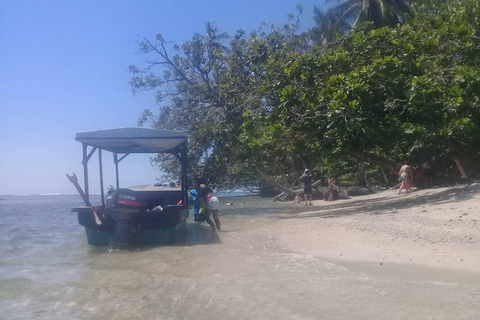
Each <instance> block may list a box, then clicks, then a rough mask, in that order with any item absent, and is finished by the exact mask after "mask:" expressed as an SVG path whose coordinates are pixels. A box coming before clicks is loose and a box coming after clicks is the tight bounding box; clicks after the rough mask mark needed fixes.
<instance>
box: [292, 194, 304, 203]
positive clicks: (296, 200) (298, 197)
mask: <svg viewBox="0 0 480 320" xmlns="http://www.w3.org/2000/svg"><path fill="white" fill-rule="evenodd" d="M302 201H303V198H302V195H301V194H300V193H299V194H297V195H296V196H295V199H293V201H292V203H300V202H302Z"/></svg>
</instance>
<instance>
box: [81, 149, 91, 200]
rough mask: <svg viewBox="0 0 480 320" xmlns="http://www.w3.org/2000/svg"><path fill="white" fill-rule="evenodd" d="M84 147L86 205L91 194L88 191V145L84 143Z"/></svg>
mask: <svg viewBox="0 0 480 320" xmlns="http://www.w3.org/2000/svg"><path fill="white" fill-rule="evenodd" d="M82 147H83V159H82V164H83V182H84V190H85V199H86V201H85V202H86V203H87V202H90V199H89V197H90V193H89V191H88V159H89V156H88V155H87V144H85V143H82Z"/></svg>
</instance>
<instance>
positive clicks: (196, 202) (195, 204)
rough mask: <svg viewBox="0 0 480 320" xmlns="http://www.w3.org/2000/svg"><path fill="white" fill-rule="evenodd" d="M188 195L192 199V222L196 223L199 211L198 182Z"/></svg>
mask: <svg viewBox="0 0 480 320" xmlns="http://www.w3.org/2000/svg"><path fill="white" fill-rule="evenodd" d="M190 194H191V195H192V198H193V220H194V221H195V222H197V221H198V211H199V210H200V185H199V184H198V182H197V183H196V184H195V189H193V190H192V191H191V192H190Z"/></svg>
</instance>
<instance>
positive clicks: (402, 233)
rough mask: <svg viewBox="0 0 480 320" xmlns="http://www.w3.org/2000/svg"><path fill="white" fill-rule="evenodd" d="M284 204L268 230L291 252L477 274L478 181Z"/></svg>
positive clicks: (479, 229) (479, 262) (479, 249)
mask: <svg viewBox="0 0 480 320" xmlns="http://www.w3.org/2000/svg"><path fill="white" fill-rule="evenodd" d="M284 205H285V213H284V214H283V215H282V217H281V218H283V219H281V220H280V221H279V222H278V223H276V224H275V225H274V226H270V227H269V230H268V232H269V233H270V234H272V236H274V237H275V238H276V239H277V240H278V241H279V243H280V244H281V245H282V246H284V247H286V248H288V249H289V250H292V251H294V252H299V253H302V254H311V255H314V256H317V257H322V258H325V259H329V260H335V261H340V262H341V261H344V262H353V261H364V262H368V263H373V264H376V265H384V266H385V265H387V264H390V263H395V264H406V265H418V266H427V267H436V268H447V269H455V270H465V271H472V272H480V222H479V220H480V184H473V185H466V186H461V187H454V188H437V189H427V190H419V191H414V192H411V193H409V194H408V195H407V194H404V193H402V194H401V195H400V196H399V195H398V194H397V193H395V192H394V191H393V190H387V191H383V192H379V193H375V194H372V195H368V196H360V197H353V198H351V199H349V200H338V201H334V202H325V201H314V205H313V206H312V207H305V206H304V204H284ZM479 277H480V274H479Z"/></svg>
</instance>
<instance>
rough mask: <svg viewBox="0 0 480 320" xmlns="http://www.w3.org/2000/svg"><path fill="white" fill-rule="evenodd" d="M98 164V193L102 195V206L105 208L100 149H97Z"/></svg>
mask: <svg viewBox="0 0 480 320" xmlns="http://www.w3.org/2000/svg"><path fill="white" fill-rule="evenodd" d="M98 166H99V173H100V194H101V196H102V207H103V208H104V209H105V193H104V191H103V163H102V149H98Z"/></svg>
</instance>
